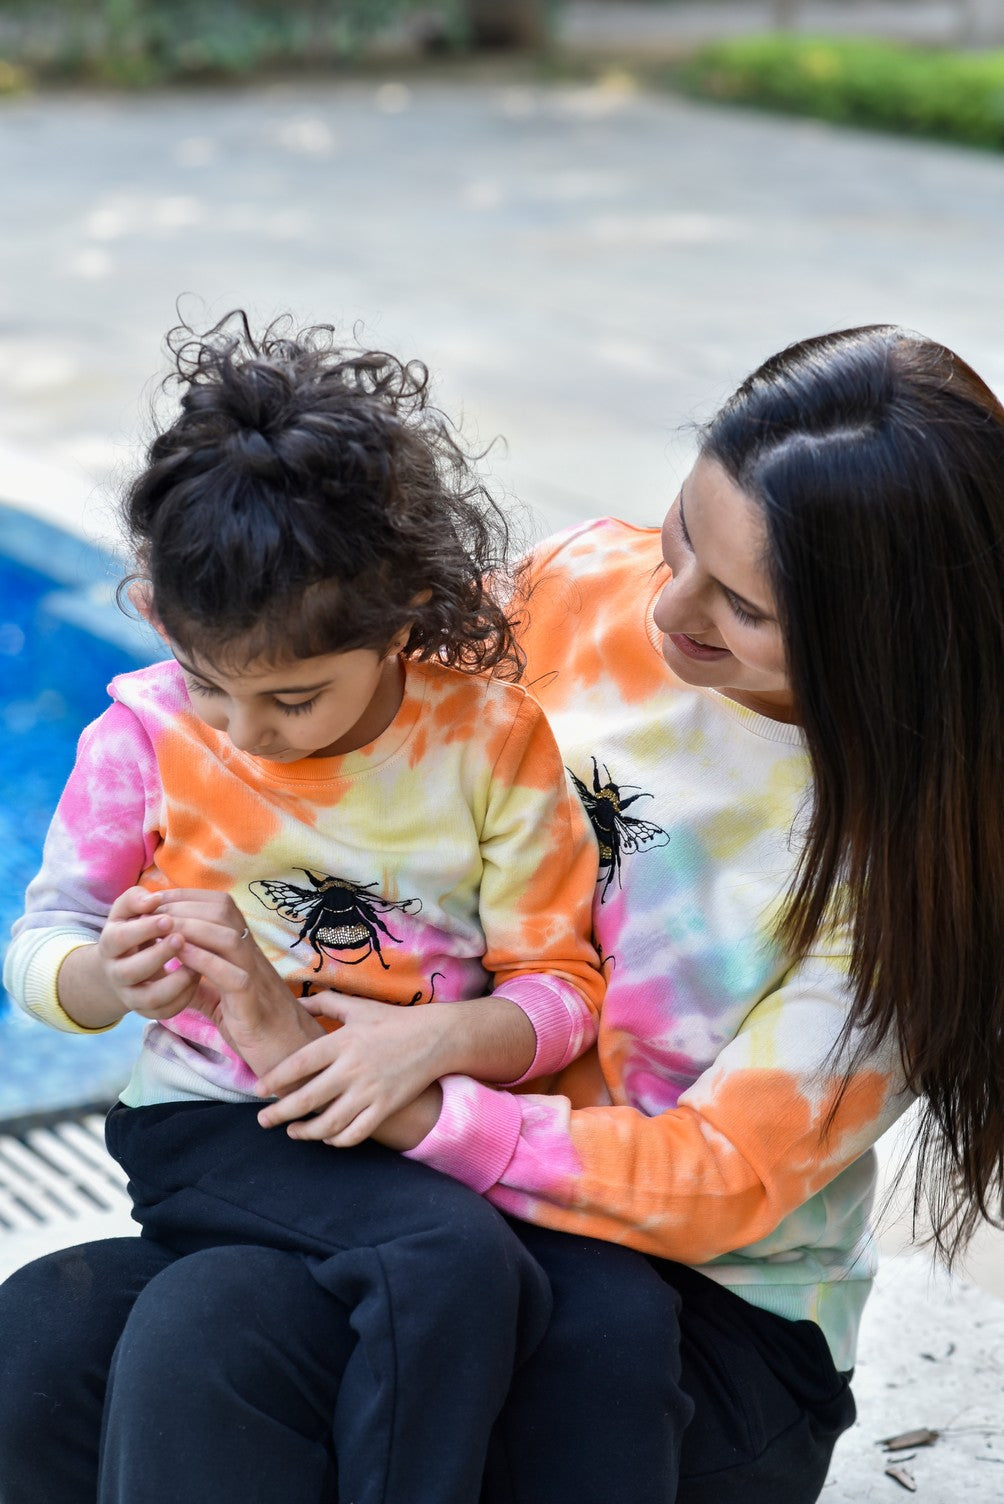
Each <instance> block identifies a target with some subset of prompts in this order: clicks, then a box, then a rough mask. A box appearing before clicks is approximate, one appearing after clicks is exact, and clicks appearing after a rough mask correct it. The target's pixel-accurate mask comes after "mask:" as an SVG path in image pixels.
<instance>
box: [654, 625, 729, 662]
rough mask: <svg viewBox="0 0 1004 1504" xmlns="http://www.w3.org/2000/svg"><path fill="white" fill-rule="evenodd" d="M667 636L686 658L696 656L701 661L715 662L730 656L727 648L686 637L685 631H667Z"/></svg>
mask: <svg viewBox="0 0 1004 1504" xmlns="http://www.w3.org/2000/svg"><path fill="white" fill-rule="evenodd" d="M666 635H667V637H668V638H669V641H670V642H671V643H672V644H673V646H674V647H675V648H677V649H678V650H679V652H681V653H683V654H684V655H685V656H686V657H687V658H697V659H699V660H700V661H701V662H704V663H710V662H716V661H717V660H718V659H719V658H731V657H732V654H731V653H730V652H729V650H728V648H712V647H708V646H707V644H706V643H703V642H698V641H697V639H696V638H694V637H688V636H687V634H686V632H668V633H667V634H666Z"/></svg>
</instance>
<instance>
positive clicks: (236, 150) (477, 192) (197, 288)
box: [0, 6, 1004, 1504]
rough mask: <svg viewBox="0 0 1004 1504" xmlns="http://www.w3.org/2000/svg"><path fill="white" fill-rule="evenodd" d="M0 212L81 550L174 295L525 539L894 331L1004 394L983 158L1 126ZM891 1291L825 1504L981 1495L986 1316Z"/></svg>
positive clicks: (13, 444)
mask: <svg viewBox="0 0 1004 1504" xmlns="http://www.w3.org/2000/svg"><path fill="white" fill-rule="evenodd" d="M710 9H711V7H710V6H709V10H710ZM0 190H2V201H3V204H4V234H3V235H2V236H0V493H6V495H7V497H9V498H10V499H17V498H20V499H23V500H24V501H26V502H29V503H30V504H31V505H32V506H34V507H36V508H38V509H40V510H44V511H47V512H49V513H50V514H56V515H61V516H64V517H65V518H66V520H67V521H68V522H70V523H71V525H76V526H82V527H84V528H86V529H87V530H89V531H91V532H105V533H107V532H108V531H109V530H110V527H111V524H110V520H109V510H108V498H109V496H110V494H111V493H112V492H113V491H114V487H115V484H116V482H117V481H118V480H119V479H120V478H121V475H122V473H123V469H124V467H126V466H127V465H128V463H129V460H130V456H131V454H132V453H133V452H134V448H135V445H136V443H137V441H138V438H139V436H140V435H141V433H142V431H143V427H144V411H145V403H144V402H143V401H139V400H138V394H139V393H140V392H141V391H142V390H143V389H144V386H145V387H146V389H147V390H146V395H147V397H149V395H150V383H151V379H152V377H153V375H154V374H155V372H156V371H157V369H158V365H159V350H158V346H159V341H160V338H161V336H162V334H163V331H164V330H165V329H166V328H167V327H168V326H169V325H170V324H171V323H172V322H173V321H174V318H175V302H176V299H177V298H178V296H179V294H182V295H184V300H183V307H184V308H185V311H186V312H188V313H189V314H190V315H191V316H192V317H193V318H196V319H198V318H201V317H211V316H214V315H217V314H219V313H222V312H223V311H224V310H225V309H227V308H229V307H231V306H233V305H234V304H236V303H242V304H244V306H246V307H248V308H249V309H250V310H251V311H252V314H253V316H254V317H255V318H256V319H261V318H266V317H268V316H270V315H272V314H273V313H276V312H278V311H279V310H281V309H284V308H287V307H291V308H292V309H293V310H294V312H295V314H296V315H297V317H298V318H302V319H305V320H307V319H318V318H321V319H336V320H338V321H340V322H342V323H344V324H351V322H352V321H353V320H355V319H362V320H364V321H365V325H366V333H367V337H369V338H370V339H372V340H374V341H378V342H380V343H384V344H386V345H388V346H389V347H391V348H393V349H395V350H399V351H401V352H403V353H420V354H422V355H423V356H424V357H425V358H426V359H427V360H428V361H429V362H430V363H431V364H432V366H433V368H434V369H435V371H436V372H437V374H438V375H439V377H440V392H441V397H442V400H443V403H444V405H445V406H447V407H448V408H449V409H450V410H453V411H461V410H462V411H463V413H464V416H465V419H466V421H467V424H468V426H469V428H470V429H471V431H472V432H473V433H474V434H476V435H479V436H480V439H481V441H482V442H487V441H488V440H489V439H490V438H491V437H492V436H493V435H495V434H497V433H500V432H501V433H504V434H505V435H506V436H507V439H508V448H507V449H501V448H500V449H496V450H495V451H494V453H493V456H492V459H491V464H492V468H493V471H494V474H495V476H496V479H497V481H498V483H499V485H500V486H501V487H503V488H504V489H506V490H507V491H508V492H509V493H511V494H514V495H516V496H519V497H520V498H521V499H522V501H523V502H525V503H526V504H527V505H528V506H530V507H531V508H532V509H533V514H532V518H531V519H530V520H529V522H528V526H529V527H530V528H531V529H532V530H537V531H542V530H544V529H545V528H549V527H552V526H555V525H558V524H561V523H562V522H567V521H571V520H574V519H577V518H579V517H582V516H585V515H589V514H592V513H596V512H599V511H614V512H618V513H620V514H621V515H623V516H627V517H629V518H633V519H637V520H653V519H658V518H659V517H660V516H661V514H662V512H663V511H664V509H665V506H666V503H667V501H668V499H669V498H670V496H671V495H672V492H673V489H674V487H675V485H676V483H677V481H678V479H679V477H680V475H681V473H682V472H683V471H684V469H685V468H686V465H687V463H688V461H689V458H690V456H691V454H692V452H693V438H692V428H691V424H692V423H693V422H694V421H696V420H699V419H700V418H701V417H702V416H703V415H707V414H708V413H709V412H710V411H711V410H712V409H713V407H714V406H715V404H716V403H717V402H718V401H720V400H721V399H722V398H723V397H724V396H725V395H726V394H727V393H728V391H729V390H730V389H731V388H732V387H733V385H734V384H735V383H736V382H737V380H738V379H739V378H740V377H741V376H742V375H743V374H744V373H745V372H746V371H747V370H748V369H749V368H750V367H751V366H752V365H753V364H754V363H756V362H757V361H759V360H760V359H761V358H762V357H763V356H765V355H766V354H767V353H769V352H770V351H771V350H773V349H775V348H777V347H779V346H780V345H782V344H784V343H786V342H787V341H788V340H791V339H794V338H797V337H799V336H802V335H805V334H808V333H812V332H817V331H819V330H822V329H826V328H834V327H841V326H843V325H847V324H851V323H863V322H869V321H875V320H886V319H893V320H898V321H901V322H904V323H907V324H911V325H913V326H915V327H918V328H921V329H924V330H925V331H927V332H929V333H931V334H934V335H937V336H938V337H940V338H942V339H944V340H946V341H948V342H949V343H951V344H953V345H955V346H956V347H957V348H958V349H959V350H960V351H961V352H962V353H963V354H964V355H965V356H967V357H968V358H969V359H970V360H971V361H972V362H973V363H974V364H975V365H976V367H977V368H978V369H979V370H980V371H981V372H982V373H983V374H984V375H985V376H986V377H987V378H988V379H989V380H990V381H991V383H993V384H995V385H996V386H997V387H998V389H1000V390H1004V290H1002V279H1001V276H1000V266H1001V260H1002V246H1004V159H1002V158H999V157H994V156H990V155H983V154H980V153H976V152H970V151H966V150H962V149H957V148H951V147H940V146H933V145H923V144H918V143H914V142H909V141H902V140H896V139H892V138H884V137H879V136H874V135H869V134H866V133H857V132H853V131H843V132H841V131H838V130H835V129H832V128H830V127H828V126H825V125H820V124H813V123H799V122H792V121H782V120H775V119H772V118H770V117H768V116H765V115H758V114H753V113H744V112H740V111H736V112H731V111H726V110H722V109H719V108H716V107H711V106H702V105H698V104H693V103H688V102H684V101H680V100H676V99H672V98H668V97H666V98H664V97H659V96H650V95H645V94H641V93H637V92H634V91H633V90H632V89H631V87H630V84H629V82H628V81H627V80H625V78H624V77H623V75H613V76H612V77H611V78H609V79H607V80H606V81H605V82H604V83H601V84H598V85H595V86H589V87H586V86H572V85H568V86H561V87H553V88H551V87H549V88H545V87H541V86H539V85H537V84H535V83H533V82H527V81H521V80H518V79H516V78H515V77H514V76H509V77H507V78H506V79H504V80H501V81H495V82H491V81H482V82H479V83H477V84H471V85H464V84H462V83H457V82H442V81H441V82H436V81H432V80H430V81H427V82H424V83H418V82H416V81H415V80H413V79H410V80H408V81H407V82H405V81H402V80H400V79H394V78H388V79H385V80H383V81H377V80H372V81H370V82H367V83H361V82H357V83H351V84H338V85H336V84H332V85H322V84H319V83H309V84H305V83H282V84H275V85H270V86H261V87H255V88H248V89H233V90H231V91H227V92H218V93H194V92H193V93H187V92H186V93H180V92H179V93H165V94H163V95H154V96H143V97H137V98H130V97H124V96H111V95H108V96H98V95H73V94H65V95H62V96H52V97H49V98H28V99H22V100H4V101H0ZM71 1235H72V1234H71ZM1001 1247H1002V1244H1001V1242H1000V1240H999V1239H998V1240H996V1241H994V1240H989V1239H988V1240H985V1241H984V1244H983V1246H982V1252H981V1253H980V1254H979V1255H978V1259H977V1267H975V1268H974V1274H975V1276H976V1277H977V1278H978V1279H979V1280H980V1281H981V1283H982V1284H983V1285H984V1287H989V1286H991V1285H992V1284H993V1283H994V1281H995V1279H996V1280H997V1281H999V1280H1000V1277H1001V1270H1002V1267H1004V1258H1002V1257H1001ZM8 1252H11V1253H14V1254H15V1257H16V1249H14V1248H12V1246H11V1245H8ZM0 1257H2V1251H0ZM981 1260H982V1262H980V1261H981ZM884 1279H885V1283H884V1285H882V1286H880V1292H879V1295H878V1296H877V1297H876V1299H875V1300H874V1301H873V1302H872V1305H871V1307H870V1309H869V1313H868V1316H867V1317H866V1327H865V1343H864V1346H863V1350H862V1362H861V1366H860V1371H859V1379H858V1392H859V1395H860V1396H861V1401H862V1405H861V1408H862V1421H861V1425H860V1427H859V1428H858V1430H857V1431H856V1432H855V1433H854V1435H853V1437H852V1438H851V1439H849V1440H848V1441H846V1442H845V1443H843V1444H842V1445H841V1449H840V1452H839V1453H838V1457H837V1460H836V1464H835V1468H834V1472H833V1475H832V1481H831V1484H830V1485H828V1491H827V1492H826V1493H824V1496H823V1497H824V1500H829V1501H830V1504H860V1501H862V1500H867V1499H870V1498H875V1499H877V1500H881V1499H886V1498H888V1499H890V1500H892V1499H894V1498H895V1497H897V1485H896V1484H895V1483H894V1482H892V1481H890V1480H888V1479H886V1478H885V1477H884V1476H883V1474H882V1467H881V1464H880V1462H879V1459H878V1455H877V1452H876V1449H875V1448H874V1447H873V1445H872V1442H873V1439H874V1438H876V1437H881V1436H885V1435H889V1434H892V1433H893V1432H894V1431H897V1430H899V1429H901V1428H903V1427H907V1426H914V1425H929V1426H933V1427H935V1428H938V1429H943V1428H945V1427H949V1428H950V1430H951V1434H950V1435H949V1436H947V1437H946V1438H944V1439H943V1440H942V1441H940V1442H939V1443H938V1444H937V1446H935V1447H934V1448H933V1449H931V1450H930V1451H929V1452H924V1453H920V1454H918V1457H917V1459H916V1462H915V1463H914V1464H912V1466H914V1467H915V1470H916V1473H917V1476H918V1479H919V1480H920V1488H919V1490H918V1491H919V1492H920V1491H921V1490H922V1491H923V1493H926V1495H927V1497H928V1498H930V1499H931V1500H932V1501H934V1500H938V1501H939V1504H940V1501H948V1504H954V1501H956V1500H961V1499H964V1498H967V1497H969V1496H970V1494H971V1495H973V1496H974V1497H977V1496H978V1497H980V1498H981V1499H984V1500H990V1499H993V1498H994V1497H1000V1496H1001V1492H1002V1490H1004V1440H1002V1437H1001V1434H1000V1433H1001V1430H1002V1429H1004V1330H1002V1326H1001V1322H1002V1314H1001V1313H1002V1312H1004V1305H1001V1304H999V1303H998V1302H997V1301H996V1300H995V1299H994V1298H993V1297H992V1296H991V1295H989V1294H987V1293H985V1290H980V1291H977V1293H975V1294H972V1293H969V1292H967V1291H966V1290H965V1289H964V1288H963V1287H961V1286H958V1285H956V1286H952V1287H951V1288H950V1289H948V1290H944V1291H938V1292H936V1293H934V1294H931V1293H930V1292H928V1290H927V1289H926V1287H925V1285H924V1280H923V1277H922V1276H921V1275H920V1274H919V1273H918V1270H917V1266H916V1265H914V1264H913V1263H912V1262H910V1261H909V1260H907V1261H906V1262H903V1261H901V1260H900V1259H898V1258H897V1259H895V1260H894V1261H892V1262H891V1263H890V1265H889V1266H888V1270H887V1273H886V1275H885V1277H884ZM953 1342H954V1344H955V1348H954V1350H953V1352H952V1353H951V1354H950V1355H949V1354H948V1347H949V1345H950V1344H951V1343H953ZM925 1353H928V1354H930V1355H931V1356H929V1357H926V1356H924V1354H925ZM988 1417H989V1418H988ZM994 1425H996V1427H997V1433H996V1435H989V1434H985V1431H986V1428H991V1429H992V1427H993V1426H994ZM974 1426H976V1427H983V1428H984V1430H972V1429H967V1428H972V1427H974ZM984 1464H985V1465H984Z"/></svg>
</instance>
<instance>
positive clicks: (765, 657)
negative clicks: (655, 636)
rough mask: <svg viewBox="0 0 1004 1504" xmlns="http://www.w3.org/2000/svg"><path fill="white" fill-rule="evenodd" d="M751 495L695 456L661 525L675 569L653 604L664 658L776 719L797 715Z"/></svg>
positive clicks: (696, 680)
mask: <svg viewBox="0 0 1004 1504" xmlns="http://www.w3.org/2000/svg"><path fill="white" fill-rule="evenodd" d="M765 548H766V533H765V530H764V526H763V521H762V518H761V515H760V510H759V508H758V507H757V504H756V503H755V502H754V501H753V500H752V499H751V498H750V497H749V496H747V495H746V493H745V492H744V491H741V490H740V489H739V487H738V486H737V485H736V484H735V482H734V481H732V480H730V479H729V477H728V475H727V474H726V473H725V471H724V470H723V469H722V467H721V465H719V464H718V463H717V461H715V460H712V459H705V458H702V459H699V460H698V461H697V463H696V465H695V466H694V468H693V470H692V471H691V472H690V474H689V475H688V477H687V479H686V480H685V481H684V482H683V485H682V486H681V488H680V494H679V496H678V497H677V498H676V501H675V502H674V503H673V505H672V506H671V507H670V509H669V513H668V515H667V517H666V521H665V522H664V524H663V528H662V553H663V558H664V559H665V560H666V563H667V564H668V565H669V567H670V569H671V570H672V571H673V578H672V579H671V580H670V582H669V584H668V585H666V587H665V589H664V590H663V592H662V594H661V595H660V596H659V599H658V601H657V602H656V606H655V624H656V626H657V627H658V628H659V631H660V632H661V633H662V634H663V643H662V651H663V656H664V657H665V659H666V662H667V663H668V664H669V666H670V668H671V669H672V670H673V672H674V673H675V674H676V675H677V677H678V678H680V679H683V680H684V681H685V682H686V683H687V684H700V685H703V686H705V687H706V688H708V689H716V690H718V691H719V693H720V694H723V695H727V696H728V698H729V699H730V700H736V701H738V703H739V704H740V705H746V706H748V707H749V708H750V709H751V710H757V711H759V712H760V713H761V714H762V715H766V716H769V717H770V718H771V719H772V720H775V721H793V720H794V719H795V713H794V706H793V702H792V695H791V689H790V687H789V684H788V674H787V669H786V666H785V652H784V643H783V642H782V640H781V629H780V626H779V625H778V620H777V609H776V606H775V603H774V595H773V592H772V590H771V588H770V584H769V581H768V578H767V571H766V569H765V567H764V550H765Z"/></svg>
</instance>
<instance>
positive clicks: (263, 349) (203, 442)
mask: <svg viewBox="0 0 1004 1504" xmlns="http://www.w3.org/2000/svg"><path fill="white" fill-rule="evenodd" d="M168 345H169V348H170V349H171V351H172V353H173V355H174V361H175V370H174V373H173V380H174V381H175V382H176V384H177V385H178V386H179V387H180V391H181V410H180V412H178V413H177V415H176V416H175V417H174V418H173V420H172V421H171V422H170V423H169V424H168V425H167V426H166V427H164V428H163V429H162V431H161V432H159V433H158V434H157V435H156V437H155V438H154V439H153V441H152V443H151V444H150V447H149V449H148V452H147V461H146V465H145V466H144V468H143V470H142V472H141V473H140V474H139V475H138V476H137V478H136V479H135V481H134V482H133V483H132V485H131V487H130V488H129V491H128V494H127V496H126V498H125V503H124V506H123V517H124V521H125V524H126V527H127V529H128V532H129V536H130V539H131V541H132V544H133V548H134V551H135V554H136V558H137V561H138V566H139V569H140V571H141V576H145V577H146V578H147V580H148V582H149V589H150V592H151V598H150V605H151V607H152V610H153V613H154V614H155V615H156V617H157V618H158V620H159V621H160V623H161V625H162V626H163V627H164V629H165V630H166V631H167V633H168V635H169V636H170V638H171V639H172V641H173V642H174V643H175V644H177V645H178V646H179V647H181V648H183V649H186V650H188V651H189V652H191V651H194V652H196V653H197V655H198V656H199V657H200V658H202V659H203V660H204V661H206V662H208V663H210V664H214V663H215V664H217V665H219V664H221V663H222V662H223V661H230V660H231V659H232V658H233V656H234V654H235V653H236V654H238V655H239V656H240V657H241V658H242V659H243V661H244V662H248V661H250V660H251V659H254V658H265V659H268V658H276V657H285V656H291V657H294V658H309V657H314V656H317V655H320V654H325V653H334V652H344V651H348V650H349V649H352V648H375V649H377V650H378V651H381V652H382V651H383V650H384V649H385V648H386V647H387V646H388V644H390V643H391V642H392V641H393V640H394V638H395V637H397V636H398V634H399V633H400V632H401V630H402V629H403V628H406V627H407V628H410V635H409V637H408V642H407V646H406V652H407V653H409V654H410V655H412V656H415V657H418V658H436V659H438V660H440V661H442V662H445V663H448V664H452V665H453V666H454V667H457V668H460V669H464V670H467V671H478V670H489V669H491V670H494V671H495V672H496V673H498V674H499V675H500V676H501V677H507V678H518V677H519V674H520V671H521V669H522V665H523V655H522V652H521V650H520V648H519V646H518V644H517V642H516V638H515V635H514V630H513V622H512V619H511V612H512V610H513V607H512V604H511V603H512V602H514V601H516V600H517V599H518V593H517V592H516V591H515V589H514V571H513V570H511V569H510V567H509V563H508V554H509V528H508V523H507V519H506V517H505V514H504V513H503V512H502V511H501V509H500V508H499V506H498V505H497V503H496V502H495V501H494V499H493V498H492V497H491V495H490V494H489V492H488V491H487V489H486V487H485V485H484V483H483V482H482V480H481V478H480V476H479V475H478V474H477V472H476V470H475V468H474V465H473V463H472V461H471V460H470V459H469V457H468V455H467V454H466V453H465V451H464V450H463V448H462V447H461V445H460V442H459V440H458V438H457V436H456V433H455V430H454V429H453V427H452V425H451V424H450V423H449V422H448V420H447V419H446V418H445V417H444V415H443V414H442V413H441V412H439V411H438V409H436V408H435V407H433V406H432V405H431V403H430V400H429V375H428V371H427V369H426V367H425V366H424V365H422V363H421V362H420V361H411V362H408V363H404V362H402V361H400V360H398V359H397V358H396V357H395V356H393V355H388V354H386V353H385V352H383V351H379V350H364V349H359V348H356V347H350V346H345V345H342V344H341V343H340V342H339V340H338V338H337V336H336V334H335V331H334V330H333V329H331V328H330V327H329V326H327V325H319V326H316V327H313V328H310V329H306V330H303V331H300V332H294V333H290V332H288V321H282V322H277V323H275V324H273V325H271V326H270V327H269V328H268V329H266V330H265V331H264V333H263V334H261V335H260V336H255V335H254V334H252V332H251V329H250V327H249V325H248V321H247V317H246V315H245V314H244V313H243V312H241V311H239V310H238V311H237V312H234V313H230V314H227V316H226V317H225V318H224V319H222V320H221V321H220V322H219V323H218V324H217V325H216V326H215V328H213V329H211V330H210V331H209V332H208V333H207V334H205V335H202V336H198V335H195V334H194V333H193V331H192V330H190V329H189V328H188V327H187V326H181V327H180V328H178V329H176V330H174V331H173V333H172V334H171V335H169V336H168ZM169 379H171V378H169ZM134 578H135V577H134ZM126 583H128V582H126Z"/></svg>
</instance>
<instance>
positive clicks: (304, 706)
mask: <svg viewBox="0 0 1004 1504" xmlns="http://www.w3.org/2000/svg"><path fill="white" fill-rule="evenodd" d="M319 699H320V696H319V695H314V696H313V697H312V698H311V699H309V700H300V701H298V703H297V704H296V705H288V704H287V703H286V701H285V700H276V702H275V703H276V704H277V705H278V707H279V709H280V710H281V711H282V712H283V713H284V714H285V715H303V713H304V711H306V710H309V709H310V707H311V706H312V705H316V704H317V702H318V700H319Z"/></svg>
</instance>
